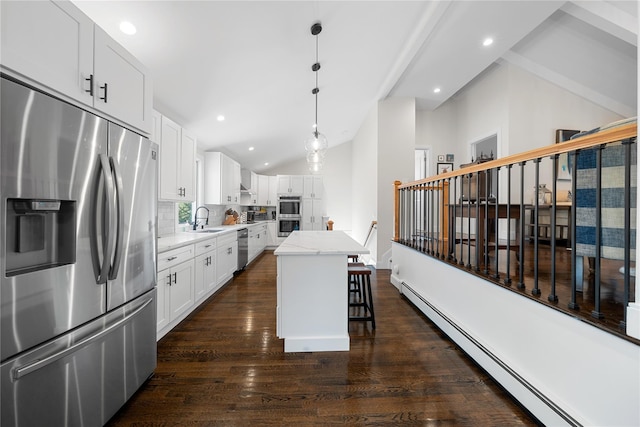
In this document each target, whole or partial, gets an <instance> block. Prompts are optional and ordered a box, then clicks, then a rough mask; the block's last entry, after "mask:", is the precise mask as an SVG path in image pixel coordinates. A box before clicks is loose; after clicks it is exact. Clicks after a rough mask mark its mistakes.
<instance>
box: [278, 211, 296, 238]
mask: <svg viewBox="0 0 640 427" xmlns="http://www.w3.org/2000/svg"><path fill="white" fill-rule="evenodd" d="M300 219H301V218H300V215H291V216H290V217H288V218H282V217H281V218H280V219H278V237H287V236H288V235H289V234H291V232H292V231H296V230H300Z"/></svg>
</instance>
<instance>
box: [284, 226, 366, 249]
mask: <svg viewBox="0 0 640 427" xmlns="http://www.w3.org/2000/svg"><path fill="white" fill-rule="evenodd" d="M368 253H369V250H368V249H367V248H365V247H364V246H362V245H361V244H360V243H358V242H356V241H355V240H353V239H352V238H351V237H349V236H348V235H347V234H346V233H345V232H344V231H337V230H336V231H294V232H293V233H291V234H290V235H289V237H287V239H286V240H285V241H284V242H283V243H282V244H281V245H280V246H278V248H277V249H276V250H275V252H274V254H276V255H340V254H344V255H350V254H368Z"/></svg>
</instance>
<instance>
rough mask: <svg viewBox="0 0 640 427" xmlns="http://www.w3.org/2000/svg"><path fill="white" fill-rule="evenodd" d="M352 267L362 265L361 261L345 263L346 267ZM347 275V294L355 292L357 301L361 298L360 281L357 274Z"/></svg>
mask: <svg viewBox="0 0 640 427" xmlns="http://www.w3.org/2000/svg"><path fill="white" fill-rule="evenodd" d="M354 267H364V263H363V262H350V263H348V264H347V269H351V268H354ZM348 277H349V280H348V282H349V294H355V295H357V297H358V301H361V300H362V287H361V286H360V281H359V280H358V277H357V276H352V275H351V274H349V275H348Z"/></svg>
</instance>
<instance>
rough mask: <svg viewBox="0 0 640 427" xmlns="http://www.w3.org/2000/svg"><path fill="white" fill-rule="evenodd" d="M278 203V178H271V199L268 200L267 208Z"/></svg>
mask: <svg viewBox="0 0 640 427" xmlns="http://www.w3.org/2000/svg"><path fill="white" fill-rule="evenodd" d="M277 201H278V177H277V176H270V177H269V199H268V200H267V206H275V205H276V203H277Z"/></svg>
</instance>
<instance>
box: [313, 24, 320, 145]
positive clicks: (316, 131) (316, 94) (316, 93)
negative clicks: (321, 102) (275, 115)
mask: <svg viewBox="0 0 640 427" xmlns="http://www.w3.org/2000/svg"><path fill="white" fill-rule="evenodd" d="M316 64H318V69H317V70H316V90H315V96H316V121H315V124H316V128H315V130H314V134H315V136H316V138H317V137H318V132H319V131H318V92H320V88H319V87H318V71H320V63H319V62H318V34H316Z"/></svg>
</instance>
